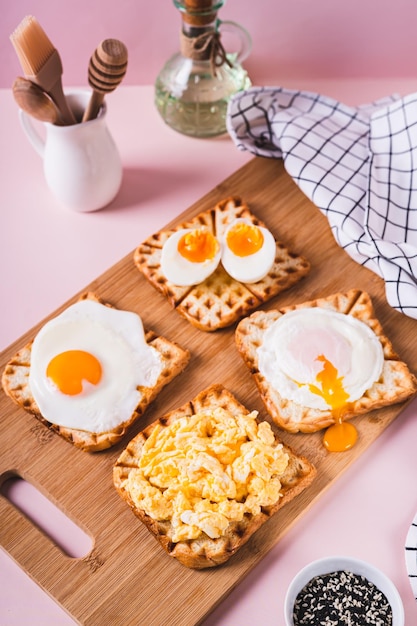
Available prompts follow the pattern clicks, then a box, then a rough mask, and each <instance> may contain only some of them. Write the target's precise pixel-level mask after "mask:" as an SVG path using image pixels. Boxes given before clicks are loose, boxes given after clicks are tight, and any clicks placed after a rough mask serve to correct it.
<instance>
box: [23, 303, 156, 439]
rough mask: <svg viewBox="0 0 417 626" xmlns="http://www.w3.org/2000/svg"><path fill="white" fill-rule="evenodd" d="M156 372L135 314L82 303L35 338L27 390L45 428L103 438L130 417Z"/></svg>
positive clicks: (64, 312)
mask: <svg viewBox="0 0 417 626" xmlns="http://www.w3.org/2000/svg"><path fill="white" fill-rule="evenodd" d="M161 370H162V362H161V357H160V355H159V353H158V351H157V350H155V349H154V348H153V347H152V346H149V345H148V344H147V343H146V339H145V335H144V331H143V325H142V321H141V318H140V317H139V316H138V315H137V314H136V313H133V312H130V311H121V310H118V309H114V308H111V307H108V306H105V305H103V304H100V303H98V302H96V301H93V300H81V301H79V302H77V303H75V304H73V305H71V306H69V307H68V308H67V309H66V310H65V311H63V313H61V314H60V315H58V316H57V317H55V318H53V319H52V320H50V321H49V322H47V323H46V324H45V325H44V326H43V327H42V329H41V330H40V331H39V333H38V334H37V335H36V337H35V339H34V341H33V344H32V349H31V362H30V373H29V386H30V389H31V392H32V394H33V397H34V399H35V401H36V403H37V405H38V407H39V410H40V412H41V414H42V416H43V417H44V418H45V419H46V420H48V421H49V422H51V423H53V424H57V425H60V426H64V427H68V428H76V429H80V430H85V431H88V432H93V433H102V432H106V431H109V430H112V429H114V428H116V427H118V426H119V425H120V424H122V423H123V422H125V421H127V420H128V419H129V418H130V417H131V415H132V413H133V412H134V410H135V408H136V407H137V405H138V403H139V402H140V400H141V397H142V394H141V391H140V389H139V387H141V386H145V387H148V386H152V385H154V384H155V383H156V381H157V379H158V377H159V374H160V372H161Z"/></svg>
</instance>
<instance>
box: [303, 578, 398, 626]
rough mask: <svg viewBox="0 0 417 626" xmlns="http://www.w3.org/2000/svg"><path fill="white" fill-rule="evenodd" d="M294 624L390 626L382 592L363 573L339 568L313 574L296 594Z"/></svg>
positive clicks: (390, 621)
mask: <svg viewBox="0 0 417 626" xmlns="http://www.w3.org/2000/svg"><path fill="white" fill-rule="evenodd" d="M293 620H294V626H306V625H307V624H308V625H309V626H311V625H312V624H314V625H315V626H316V625H317V626H366V625H369V626H392V608H391V605H390V603H389V602H388V600H387V598H386V597H385V595H384V594H383V593H382V592H381V591H380V590H379V589H378V588H377V587H376V586H375V585H374V584H373V583H371V582H370V581H369V580H368V579H367V578H365V577H364V576H361V575H358V574H353V573H352V572H348V571H345V570H339V571H335V572H331V573H330V574H326V575H324V576H315V577H314V578H312V579H311V580H310V581H309V582H308V583H307V585H305V587H304V588H303V589H302V590H301V591H300V593H299V594H298V596H297V598H296V600H295V603H294V611H293Z"/></svg>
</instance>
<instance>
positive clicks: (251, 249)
mask: <svg viewBox="0 0 417 626" xmlns="http://www.w3.org/2000/svg"><path fill="white" fill-rule="evenodd" d="M226 242H227V246H228V247H229V248H230V250H231V251H232V252H233V254H235V255H236V256H248V255H249V254H254V253H255V252H258V250H260V249H261V248H262V245H263V242H264V236H263V234H262V231H261V230H260V229H259V228H258V227H257V226H255V225H254V224H246V223H245V222H237V223H236V224H235V225H234V226H233V227H232V228H231V229H230V230H229V231H228V233H227V236H226Z"/></svg>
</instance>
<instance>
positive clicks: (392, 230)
mask: <svg viewBox="0 0 417 626" xmlns="http://www.w3.org/2000/svg"><path fill="white" fill-rule="evenodd" d="M227 125H228V131H229V134H230V135H231V137H232V139H233V141H234V143H235V144H236V146H237V147H238V148H239V149H242V150H249V151H251V152H252V153H253V154H256V155H259V156H264V157H275V158H283V160H284V165H285V168H286V170H287V172H288V173H289V174H290V175H291V176H292V177H293V179H294V180H295V182H296V183H297V184H298V185H299V187H300V189H301V190H302V191H303V192H304V193H305V194H306V195H307V196H308V197H309V198H310V199H311V200H312V201H313V202H314V204H315V205H316V206H317V207H318V208H319V209H320V210H321V211H322V212H323V213H324V214H325V215H326V217H327V218H328V221H329V224H330V227H331V229H332V232H333V235H334V237H335V239H336V241H337V242H338V244H339V245H340V246H341V247H342V248H343V249H344V250H346V252H347V253H348V254H349V255H350V256H351V257H352V258H353V259H354V260H355V261H357V262H358V263H360V264H362V265H364V266H366V267H368V268H369V269H371V270H373V271H374V272H376V273H377V274H379V275H380V276H381V277H382V278H383V279H384V280H385V284H386V295H387V300H388V302H389V304H390V305H391V306H392V307H394V308H395V309H397V310H398V311H401V312H402V313H404V314H406V315H408V316H410V317H412V318H416V319H417V94H412V95H409V96H407V97H405V98H399V97H395V96H392V97H389V98H385V99H383V100H379V101H378V102H376V103H373V104H370V105H364V106H360V107H349V106H346V105H344V104H342V103H340V102H338V101H336V100H334V99H332V98H328V97H325V96H322V95H319V94H315V93H310V92H305V91H294V90H289V89H283V88H272V87H253V88H251V89H248V90H247V91H243V92H240V93H238V94H237V95H236V96H234V97H233V98H232V100H231V101H230V103H229V108H228V116H227Z"/></svg>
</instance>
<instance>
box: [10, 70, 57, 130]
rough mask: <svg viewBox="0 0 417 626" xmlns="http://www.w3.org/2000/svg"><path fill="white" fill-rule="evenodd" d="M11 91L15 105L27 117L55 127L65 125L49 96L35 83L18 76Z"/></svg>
mask: <svg viewBox="0 0 417 626" xmlns="http://www.w3.org/2000/svg"><path fill="white" fill-rule="evenodd" d="M12 91H13V96H14V99H15V100H16V102H17V104H18V105H19V107H20V108H21V109H22V110H23V111H25V113H27V114H28V115H31V116H32V117H34V118H35V119H37V120H39V121H41V122H49V123H50V124H55V125H57V126H64V125H66V124H65V122H64V121H63V119H62V116H61V113H60V111H59V109H58V107H57V105H56V104H55V102H54V101H53V99H52V98H51V96H50V95H49V94H47V93H46V91H44V90H43V89H42V87H40V86H39V85H37V84H36V83H32V81H31V80H28V79H27V78H23V77H22V76H18V77H17V78H16V80H15V81H14V83H13V87H12Z"/></svg>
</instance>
